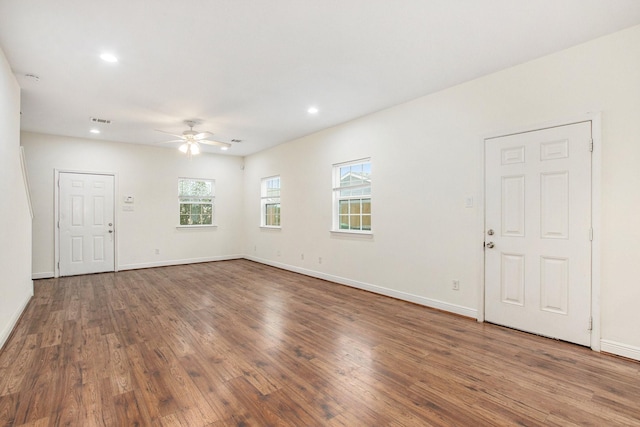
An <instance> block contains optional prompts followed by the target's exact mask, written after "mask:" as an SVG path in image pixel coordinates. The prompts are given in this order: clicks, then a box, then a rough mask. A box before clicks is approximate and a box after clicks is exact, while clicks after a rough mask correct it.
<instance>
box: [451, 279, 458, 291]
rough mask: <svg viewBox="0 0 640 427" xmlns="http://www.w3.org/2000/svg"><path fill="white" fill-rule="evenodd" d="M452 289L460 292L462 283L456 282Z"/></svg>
mask: <svg viewBox="0 0 640 427" xmlns="http://www.w3.org/2000/svg"><path fill="white" fill-rule="evenodd" d="M452 288H453V290H454V291H459V290H460V281H459V280H454V281H453V286H452Z"/></svg>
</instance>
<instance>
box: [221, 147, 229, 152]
mask: <svg viewBox="0 0 640 427" xmlns="http://www.w3.org/2000/svg"><path fill="white" fill-rule="evenodd" d="M220 149H221V150H222V151H227V150H228V149H229V147H220Z"/></svg>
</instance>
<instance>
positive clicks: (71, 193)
mask: <svg viewBox="0 0 640 427" xmlns="http://www.w3.org/2000/svg"><path fill="white" fill-rule="evenodd" d="M58 185H59V196H58V200H59V206H58V219H59V227H60V230H59V233H60V234H59V242H60V251H59V255H60V259H59V262H60V264H59V265H60V276H72V275H77V274H89V273H101V272H105V271H114V270H115V262H114V259H115V256H114V248H115V245H114V177H113V175H92V174H84V173H67V172H62V173H60V175H59V181H58Z"/></svg>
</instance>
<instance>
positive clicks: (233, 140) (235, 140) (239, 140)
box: [231, 139, 242, 142]
mask: <svg viewBox="0 0 640 427" xmlns="http://www.w3.org/2000/svg"><path fill="white" fill-rule="evenodd" d="M231 142H242V140H241V139H232V140H231Z"/></svg>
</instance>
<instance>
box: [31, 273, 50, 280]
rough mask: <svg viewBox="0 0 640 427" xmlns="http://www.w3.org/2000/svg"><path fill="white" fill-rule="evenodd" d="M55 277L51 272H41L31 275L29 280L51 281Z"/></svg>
mask: <svg viewBox="0 0 640 427" xmlns="http://www.w3.org/2000/svg"><path fill="white" fill-rule="evenodd" d="M53 277H55V273H54V272H53V271H42V272H40V273H33V274H31V278H32V279H33V280H37V279H51V278H53Z"/></svg>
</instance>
